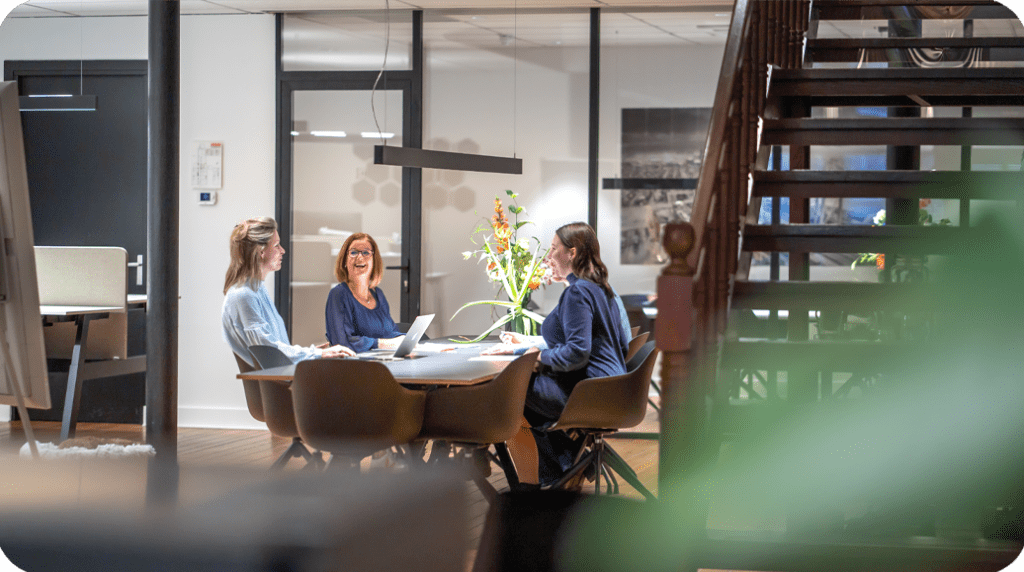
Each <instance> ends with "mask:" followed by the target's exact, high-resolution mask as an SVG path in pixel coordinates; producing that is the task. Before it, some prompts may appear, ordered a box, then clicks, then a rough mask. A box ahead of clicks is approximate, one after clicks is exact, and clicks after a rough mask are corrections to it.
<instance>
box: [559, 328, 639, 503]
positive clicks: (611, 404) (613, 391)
mask: <svg viewBox="0 0 1024 572" xmlns="http://www.w3.org/2000/svg"><path fill="white" fill-rule="evenodd" d="M657 357H658V350H657V349H655V347H654V341H650V342H647V343H645V344H644V345H643V347H641V348H640V350H639V351H638V352H637V354H636V355H635V356H633V360H631V363H633V364H638V365H635V367H633V368H631V369H628V370H627V371H626V373H624V374H622V375H613V376H607V377H594V378H590V379H584V380H583V381H581V382H579V383H578V384H576V386H575V387H574V388H573V390H572V393H570V394H569V400H568V401H567V402H566V404H565V409H563V410H562V414H561V415H559V417H558V420H557V421H555V422H554V423H552V424H551V425H548V426H547V427H545V430H547V431H568V430H575V431H578V432H580V433H582V434H583V446H582V447H580V452H579V454H578V455H577V457H576V460H575V462H574V463H573V465H572V467H570V468H569V470H568V471H566V473H565V475H564V476H563V477H562V478H561V479H560V480H559V481H558V482H557V483H555V484H554V485H552V487H551V488H554V489H560V488H563V487H564V486H565V485H566V483H568V482H569V481H570V480H572V478H573V477H575V476H576V475H577V474H578V473H579V472H580V471H586V470H587V469H588V468H591V469H592V470H593V472H594V476H595V478H594V492H595V493H600V492H601V478H602V476H603V477H604V479H605V481H606V483H607V485H608V487H607V488H608V492H610V493H617V492H618V481H617V479H616V478H615V474H613V473H617V474H618V475H619V476H621V477H622V478H623V479H624V480H625V481H626V482H627V483H629V484H630V485H631V486H632V487H633V488H634V489H636V490H637V491H639V492H640V494H642V495H643V496H644V497H645V498H648V499H653V498H655V497H654V495H653V494H652V493H651V492H650V491H649V490H647V488H646V487H644V486H643V484H642V483H640V479H639V478H638V477H637V474H636V472H635V471H634V470H633V469H632V468H631V467H630V466H629V464H627V463H626V461H625V460H623V458H622V457H621V456H619V454H618V453H616V452H615V450H614V449H612V448H611V447H610V446H609V445H607V443H605V437H606V436H608V435H609V434H612V433H615V432H616V431H618V430H619V429H628V428H630V427H636V426H637V425H639V424H640V423H641V422H642V421H643V420H644V416H645V415H646V413H647V392H648V388H649V387H650V383H651V374H652V373H653V371H654V361H655V359H657Z"/></svg>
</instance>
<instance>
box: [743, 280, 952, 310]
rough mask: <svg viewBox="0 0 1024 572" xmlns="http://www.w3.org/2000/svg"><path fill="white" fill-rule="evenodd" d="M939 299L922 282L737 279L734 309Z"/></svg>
mask: <svg viewBox="0 0 1024 572" xmlns="http://www.w3.org/2000/svg"><path fill="white" fill-rule="evenodd" d="M936 296H938V294H937V292H936V289H935V288H934V287H933V286H931V285H928V284H921V283H896V282H856V281H834V282H831V281H830V282H811V281H780V282H771V281H756V280H753V281H752V280H737V281H736V282H735V284H734V285H733V294H732V308H735V309H745V308H746V309H763V310H784V309H790V308H806V309H808V310H823V309H844V310H850V311H852V310H878V309H886V308H908V307H914V306H916V305H918V304H920V303H921V301H922V300H934V299H935V297H936Z"/></svg>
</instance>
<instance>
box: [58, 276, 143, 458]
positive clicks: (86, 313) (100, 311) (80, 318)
mask: <svg viewBox="0 0 1024 572" xmlns="http://www.w3.org/2000/svg"><path fill="white" fill-rule="evenodd" d="M146 303H147V297H146V295H145V294H129V295H128V296H127V305H126V306H125V307H124V308H122V307H120V306H61V305H51V304H43V305H40V306H39V313H40V314H42V317H43V326H44V327H45V326H46V325H47V324H55V323H61V322H74V324H75V345H74V348H73V350H72V353H71V364H70V366H69V368H68V382H67V390H66V392H65V397H64V413H63V416H62V418H61V425H60V440H61V441H63V440H65V439H70V438H72V437H74V436H75V427H76V426H77V424H78V410H79V405H80V404H81V399H82V382H83V381H86V380H89V379H99V378H102V377H111V376H115V375H125V374H129V373H140V372H144V371H146V356H145V354H143V355H137V356H128V357H126V358H125V359H102V360H95V361H86V359H85V358H86V352H87V350H88V347H89V324H90V323H91V322H92V321H93V320H103V319H106V318H109V317H110V315H111V314H117V313H124V312H128V311H132V310H143V311H145V309H146Z"/></svg>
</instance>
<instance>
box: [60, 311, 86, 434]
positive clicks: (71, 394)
mask: <svg viewBox="0 0 1024 572" xmlns="http://www.w3.org/2000/svg"><path fill="white" fill-rule="evenodd" d="M89 322H90V318H89V317H88V316H79V317H78V318H76V319H75V326H76V332H75V349H74V350H72V352H71V367H70V368H69V369H68V388H67V393H66V394H65V395H64V418H63V421H61V424H60V440H61V441H64V440H65V439H71V438H73V437H74V436H75V425H77V424H78V406H79V403H80V402H81V400H82V383H81V381H80V380H79V379H78V375H79V373H80V372H81V371H82V365H83V364H84V363H85V347H86V344H85V342H86V339H87V338H88V337H89Z"/></svg>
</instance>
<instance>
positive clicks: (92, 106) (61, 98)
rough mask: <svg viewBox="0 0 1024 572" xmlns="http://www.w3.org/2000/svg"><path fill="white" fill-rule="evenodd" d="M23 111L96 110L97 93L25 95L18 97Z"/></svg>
mask: <svg viewBox="0 0 1024 572" xmlns="http://www.w3.org/2000/svg"><path fill="white" fill-rule="evenodd" d="M18 107H19V109H21V110H22V111H96V96H95V95H70V94H56V95H23V96H21V97H19V98H18Z"/></svg>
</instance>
